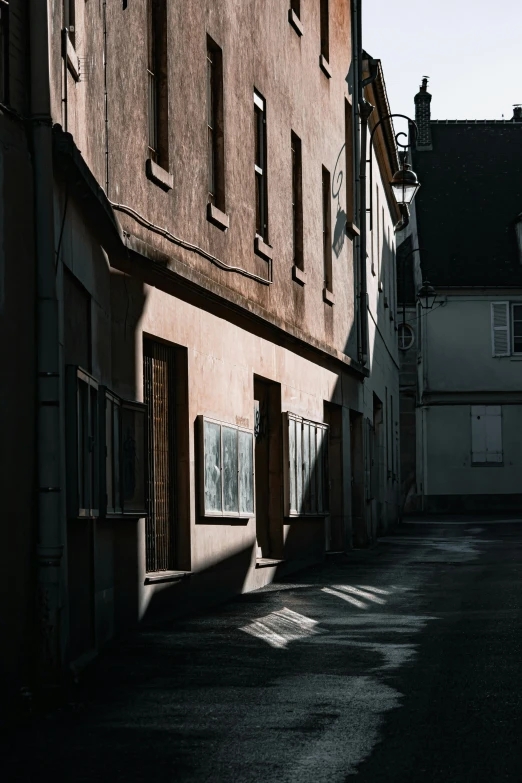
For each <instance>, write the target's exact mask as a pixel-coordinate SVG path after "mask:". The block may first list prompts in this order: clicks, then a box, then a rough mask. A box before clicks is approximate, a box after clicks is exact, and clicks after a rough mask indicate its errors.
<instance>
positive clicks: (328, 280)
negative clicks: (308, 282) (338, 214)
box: [322, 166, 333, 292]
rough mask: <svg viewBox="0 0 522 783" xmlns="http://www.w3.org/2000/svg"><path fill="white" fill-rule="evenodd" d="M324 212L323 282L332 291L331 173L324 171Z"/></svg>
mask: <svg viewBox="0 0 522 783" xmlns="http://www.w3.org/2000/svg"><path fill="white" fill-rule="evenodd" d="M322 212H323V282H324V288H325V289H326V290H327V291H330V292H331V291H332V290H333V288H332V238H331V236H332V228H331V226H332V222H331V221H332V215H331V199H330V172H329V171H328V170H327V169H325V167H324V166H323V169H322Z"/></svg>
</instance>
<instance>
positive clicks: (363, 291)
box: [355, 0, 377, 365]
mask: <svg viewBox="0 0 522 783" xmlns="http://www.w3.org/2000/svg"><path fill="white" fill-rule="evenodd" d="M361 2H362V0H357V2H356V3H355V5H356V6H357V11H356V13H357V17H358V18H357V24H358V33H357V35H358V41H357V46H358V58H359V63H358V65H359V78H358V82H359V91H358V96H357V97H358V106H359V117H360V123H361V149H360V171H359V228H360V230H361V239H360V259H359V266H360V290H359V299H360V307H359V309H360V319H361V363H362V364H363V365H365V364H368V358H369V352H368V290H367V281H366V252H367V251H366V248H367V241H368V237H367V228H366V222H367V221H366V164H367V161H366V155H367V147H368V119H369V117H370V115H371V113H372V111H373V110H374V108H375V107H374V106H372V104H371V103H369V102H368V101H367V100H366V99H365V97H364V88H365V87H366V85H368V84H371V82H373V81H375V79H376V78H377V62H376V61H374V60H370V76H369V77H368V78H367V79H363V78H362V45H361V40H362V39H361Z"/></svg>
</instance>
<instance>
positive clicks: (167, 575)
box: [143, 571, 192, 585]
mask: <svg viewBox="0 0 522 783" xmlns="http://www.w3.org/2000/svg"><path fill="white" fill-rule="evenodd" d="M191 574H192V571H159V572H158V573H151V574H148V575H147V576H146V577H145V579H144V580H143V584H144V585H155V584H160V583H161V582H181V580H182V579H186V578H187V576H190V575H191Z"/></svg>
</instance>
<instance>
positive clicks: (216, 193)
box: [207, 36, 225, 212]
mask: <svg viewBox="0 0 522 783" xmlns="http://www.w3.org/2000/svg"><path fill="white" fill-rule="evenodd" d="M207 136H208V200H209V202H210V203H211V204H214V206H216V207H217V208H218V209H220V210H221V211H222V212H224V211H225V168H224V133H223V52H222V51H221V49H220V47H219V46H218V45H217V44H216V43H214V41H213V40H212V38H210V36H207Z"/></svg>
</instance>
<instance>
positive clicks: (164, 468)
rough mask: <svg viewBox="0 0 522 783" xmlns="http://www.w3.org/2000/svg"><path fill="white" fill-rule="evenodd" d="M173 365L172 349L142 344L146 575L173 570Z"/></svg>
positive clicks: (149, 341) (174, 448)
mask: <svg viewBox="0 0 522 783" xmlns="http://www.w3.org/2000/svg"><path fill="white" fill-rule="evenodd" d="M175 370H176V364H175V349H174V348H172V347H171V346H169V345H165V344H164V343H159V342H156V341H155V340H148V339H146V340H144V342H143V385H144V400H145V405H146V408H147V443H148V445H147V454H148V463H147V512H148V513H147V520H146V524H145V547H146V549H145V559H146V569H147V571H149V572H150V571H167V570H171V569H172V568H174V563H175V560H176V558H177V552H176V547H175V544H176V540H175V533H176V529H175V526H176V514H175V512H176V500H177V498H176V414H175V411H176V390H175V386H176V375H175Z"/></svg>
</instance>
